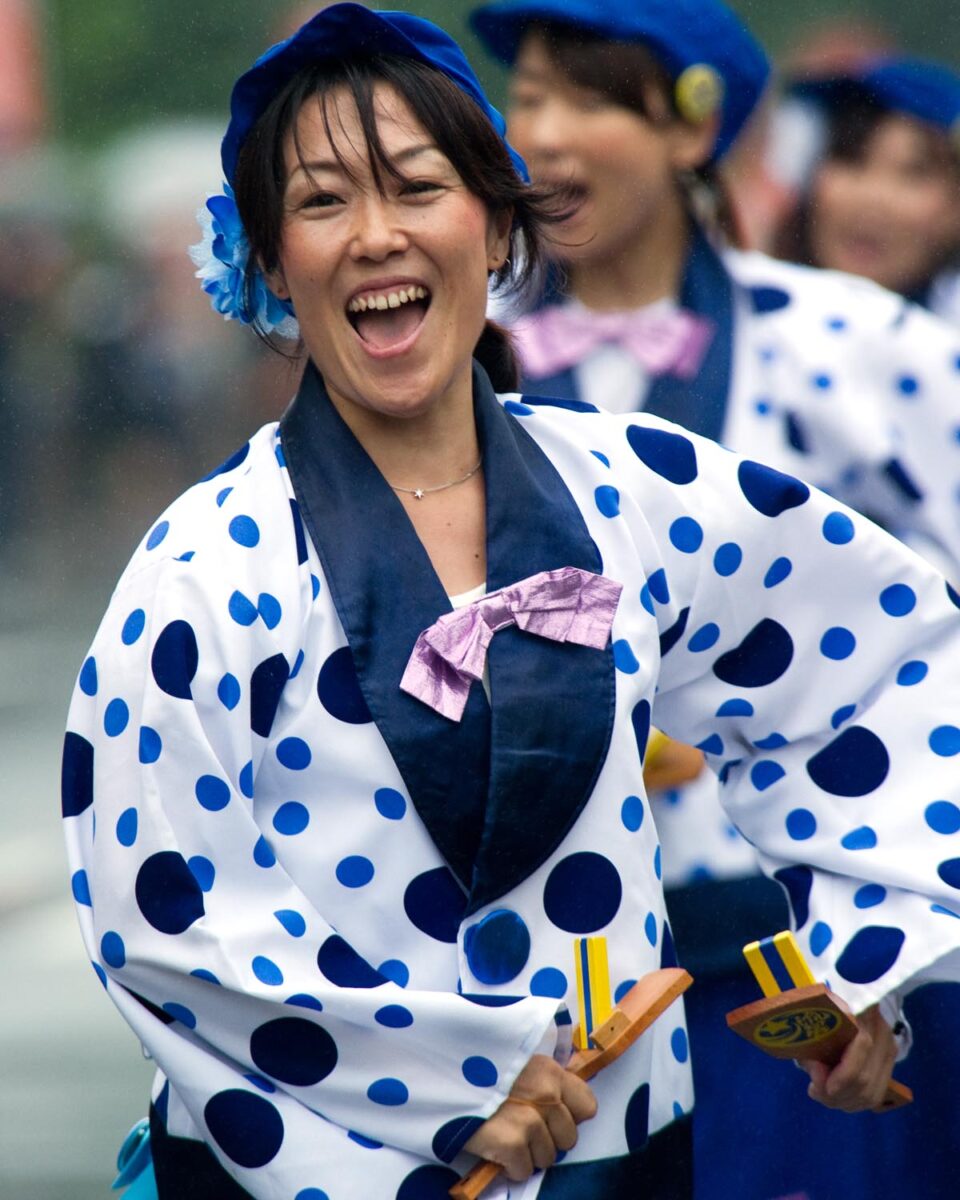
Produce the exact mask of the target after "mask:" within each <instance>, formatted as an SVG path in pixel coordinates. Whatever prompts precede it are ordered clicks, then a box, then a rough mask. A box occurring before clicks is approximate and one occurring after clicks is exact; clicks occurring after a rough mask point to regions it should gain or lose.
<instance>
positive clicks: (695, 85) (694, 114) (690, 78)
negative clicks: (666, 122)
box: [674, 63, 723, 125]
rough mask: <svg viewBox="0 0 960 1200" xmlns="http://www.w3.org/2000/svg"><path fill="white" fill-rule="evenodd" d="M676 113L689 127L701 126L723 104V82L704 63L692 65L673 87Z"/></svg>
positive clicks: (682, 73) (711, 68)
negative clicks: (687, 122)
mask: <svg viewBox="0 0 960 1200" xmlns="http://www.w3.org/2000/svg"><path fill="white" fill-rule="evenodd" d="M674 99H675V100H676V104H677V111H678V112H679V113H680V116H681V117H683V119H684V120H685V121H689V122H690V124H691V125H702V124H703V122H704V121H707V120H709V119H710V117H712V116H713V115H714V113H715V112H717V110H718V109H719V108H720V105H721V104H722V103H723V80H722V79H721V78H720V76H719V74H718V73H717V72H716V71H715V70H714V69H713V67H710V66H708V65H707V64H706V63H693V64H692V65H691V66H689V67H687V68H686V70H684V71H682V72H681V73H680V75H679V77H678V78H677V82H676V84H675V86H674Z"/></svg>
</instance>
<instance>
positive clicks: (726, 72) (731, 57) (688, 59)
mask: <svg viewBox="0 0 960 1200" xmlns="http://www.w3.org/2000/svg"><path fill="white" fill-rule="evenodd" d="M534 21H549V22H551V23H553V24H557V25H566V26H568V27H570V28H572V29H583V30H587V31H589V32H590V33H592V34H596V35H597V36H598V37H601V38H606V39H608V40H609V41H617V42H643V43H644V44H645V45H647V46H649V47H650V49H651V50H652V51H653V52H654V54H655V55H656V57H657V58H658V59H659V60H660V62H661V63H662V64H663V66H664V67H665V68H666V70H667V71H668V72H669V73H670V76H671V78H672V79H673V80H674V81H675V82H677V83H678V84H679V83H682V82H683V76H684V74H685V72H695V71H696V69H697V68H704V67H705V68H707V69H709V70H710V71H711V72H715V74H716V76H717V77H718V78H719V83H720V85H721V86H720V89H719V91H718V103H717V107H719V109H720V129H719V132H718V134H717V140H716V143H715V145H714V148H713V158H714V159H719V158H722V157H723V155H724V154H726V152H727V151H728V150H729V149H730V147H731V146H732V145H733V143H734V142H735V141H736V139H737V136H738V134H739V133H740V130H741V129H742V128H743V126H744V124H745V123H746V121H747V118H748V117H749V116H750V114H751V113H752V112H753V110H754V108H755V107H756V104H757V101H758V100H759V99H760V96H761V95H762V94H763V89H764V87H765V86H766V82H767V79H768V78H769V76H770V64H769V62H768V61H767V56H766V55H765V54H764V52H763V49H762V48H761V46H760V44H759V43H758V42H757V41H756V40H755V38H754V37H753V35H752V34H751V33H750V31H749V30H748V29H747V27H746V26H745V25H744V24H743V22H742V21H741V20H740V18H739V17H738V16H737V15H736V14H735V13H734V12H732V10H731V9H729V8H728V7H727V6H726V5H725V4H723V3H721V0H499V2H497V3H494V4H486V5H483V6H482V7H481V8H477V9H474V11H473V12H472V13H471V15H470V25H471V27H472V28H473V30H474V32H475V33H476V34H477V36H478V37H479V38H480V40H481V41H482V42H483V43H484V45H485V46H486V48H487V49H488V50H489V51H490V53H491V54H492V55H493V56H494V58H497V59H499V60H500V61H501V62H504V63H506V64H507V65H508V66H510V65H512V64H513V62H514V60H515V59H516V56H517V51H518V50H519V47H520V42H521V40H522V38H523V34H524V30H525V29H526V27H527V26H528V25H529V24H531V22H534ZM688 80H689V81H691V82H692V83H693V87H694V89H695V90H696V88H697V80H696V77H695V75H690V76H688ZM677 99H678V101H680V109H681V112H683V111H684V109H685V106H684V104H683V102H682V101H683V95H682V93H681V92H680V91H679V89H678V97H677ZM714 111H715V110H714Z"/></svg>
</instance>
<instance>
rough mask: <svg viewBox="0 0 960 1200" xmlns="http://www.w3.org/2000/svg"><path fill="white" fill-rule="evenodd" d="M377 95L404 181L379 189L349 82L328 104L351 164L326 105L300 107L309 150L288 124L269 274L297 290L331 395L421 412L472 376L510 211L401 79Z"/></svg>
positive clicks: (282, 286)
mask: <svg viewBox="0 0 960 1200" xmlns="http://www.w3.org/2000/svg"><path fill="white" fill-rule="evenodd" d="M374 101H375V111H376V114H377V125H378V129H379V133H380V138H381V140H382V143H383V146H384V149H385V151H386V153H387V155H388V156H389V158H390V159H391V161H392V162H393V163H395V164H396V166H397V167H398V168H399V169H400V170H401V171H402V172H403V174H404V175H405V176H406V180H405V181H397V180H394V179H392V178H390V177H389V176H388V175H386V174H383V187H384V193H383V194H381V193H380V192H379V191H378V190H377V187H376V184H375V181H374V178H373V175H372V173H371V169H370V162H369V159H368V156H367V152H366V146H365V142H364V138H363V132H362V129H361V125H360V118H359V114H358V113H357V110H356V106H355V104H354V102H353V99H352V97H350V96H349V94H348V93H347V92H346V91H345V90H343V89H340V90H338V91H335V92H333V93H332V94H331V95H330V96H329V97H328V110H329V123H330V128H331V132H332V134H333V136H334V138H335V139H336V143H337V146H336V149H337V152H338V153H339V154H340V156H341V157H342V158H343V160H345V162H346V164H347V165H348V167H349V173H348V172H347V171H345V170H344V169H343V167H342V166H341V165H340V163H339V162H338V160H337V154H335V153H334V147H333V146H332V145H331V142H330V139H329V138H328V136H327V133H326V131H325V129H324V121H323V116H322V114H321V111H320V107H319V105H318V104H316V103H312V102H310V103H307V104H305V105H304V107H303V109H302V110H301V112H300V114H299V117H298V121H297V137H298V139H299V143H300V155H298V153H297V148H296V145H295V143H294V137H293V133H292V132H291V134H290V135H289V136H288V138H287V143H286V146H285V158H286V166H287V185H286V193H285V196H284V219H283V229H282V237H281V249H280V262H279V267H278V268H277V270H276V271H274V272H271V273H270V274H269V276H268V279H269V282H270V284H271V286H272V287H273V289H274V290H275V291H276V292H277V294H278V295H281V296H283V297H284V298H287V297H288V298H289V299H291V300H292V301H293V306H294V309H295V310H296V314H297V319H298V321H299V323H300V331H301V334H302V336H303V340H304V343H305V344H306V347H307V350H308V351H309V354H310V357H311V358H312V359H313V361H314V362H315V363H316V365H317V368H318V369H319V371H320V373H321V374H322V375H323V377H324V381H325V383H326V385H327V387H328V389H329V391H330V393H331V395H332V396H333V397H334V399H337V398H341V399H343V400H346V401H348V402H350V403H352V404H355V405H358V406H360V407H361V408H363V409H367V410H369V411H371V412H374V413H378V414H380V415H382V416H386V417H399V418H405V417H415V416H418V415H422V414H423V413H424V412H425V411H427V410H428V409H430V408H431V407H432V406H433V405H434V404H436V403H437V402H438V401H440V400H442V399H443V398H444V397H446V396H448V395H449V394H452V393H451V388H454V389H456V388H457V387H463V386H468V385H469V379H470V362H471V357H472V352H473V349H474V346H475V345H476V342H477V338H478V337H479V336H480V332H481V330H482V328H483V323H484V314H485V309H486V300H487V273H488V271H489V270H491V269H492V268H494V267H496V266H499V265H500V264H501V263H502V262H503V261H504V259H505V257H506V254H507V239H508V234H509V228H510V215H509V214H506V215H505V216H503V217H502V218H499V219H497V220H493V219H491V218H490V217H489V215H488V213H487V211H486V209H485V207H484V205H483V204H482V202H481V201H480V200H478V199H477V197H476V196H474V195H473V194H472V193H470V192H468V191H467V189H466V188H465V186H464V185H463V182H462V181H461V179H460V177H459V175H458V174H457V172H456V171H455V170H454V168H453V166H452V165H451V163H450V161H449V160H448V159H447V158H446V157H445V156H444V155H443V154H442V153H441V152H440V151H439V150H438V149H437V147H436V146H435V145H434V143H433V139H432V138H431V137H430V135H429V134H428V133H427V131H426V130H425V129H424V128H423V127H422V126H421V125H420V124H419V123H418V122H417V120H416V118H415V117H414V115H413V113H412V112H411V111H410V108H409V107H408V105H407V104H406V102H405V101H404V100H403V99H402V98H401V97H400V95H399V94H398V93H397V92H396V91H395V90H394V89H393V88H392V87H390V86H389V85H387V84H378V85H377V86H376V87H375V91H374ZM301 156H302V161H301ZM350 173H352V175H353V177H354V178H353V179H351V178H350ZM458 394H459V393H458Z"/></svg>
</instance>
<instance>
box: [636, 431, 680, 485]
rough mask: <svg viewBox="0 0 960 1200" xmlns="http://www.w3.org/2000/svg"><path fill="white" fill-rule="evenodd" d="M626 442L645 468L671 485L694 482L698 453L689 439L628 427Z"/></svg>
mask: <svg viewBox="0 0 960 1200" xmlns="http://www.w3.org/2000/svg"><path fill="white" fill-rule="evenodd" d="M627 441H628V442H629V443H630V448H631V449H632V450H633V452H634V454H636V456H637V458H639V459H640V461H641V462H642V463H643V465H644V466H645V467H649V468H650V470H651V471H654V472H655V473H656V474H657V475H660V476H662V477H663V478H664V479H668V480H669V481H670V482H671V483H677V484H685V483H692V482H693V481H694V480H695V479H696V477H697V452H696V450H694V448H693V442H691V441H690V439H689V438H685V437H683V436H682V435H681V434H679V433H668V432H666V430H663V429H646V428H644V427H643V426H642V425H630V426H628V427H627Z"/></svg>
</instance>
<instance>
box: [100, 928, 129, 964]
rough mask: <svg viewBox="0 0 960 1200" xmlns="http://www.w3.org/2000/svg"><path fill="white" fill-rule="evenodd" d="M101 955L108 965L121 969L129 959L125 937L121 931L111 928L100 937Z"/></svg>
mask: <svg viewBox="0 0 960 1200" xmlns="http://www.w3.org/2000/svg"><path fill="white" fill-rule="evenodd" d="M100 957H101V958H102V959H103V961H104V962H105V963H106V964H107V966H108V967H114V968H115V969H117V970H119V969H120V968H121V967H122V966H124V964H125V963H126V961H127V952H126V948H125V947H124V944H123V938H122V937H121V936H120V934H119V933H116V932H114V931H113V930H110V931H109V932H108V933H105V934H104V935H103V937H102V938H101V939H100Z"/></svg>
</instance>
